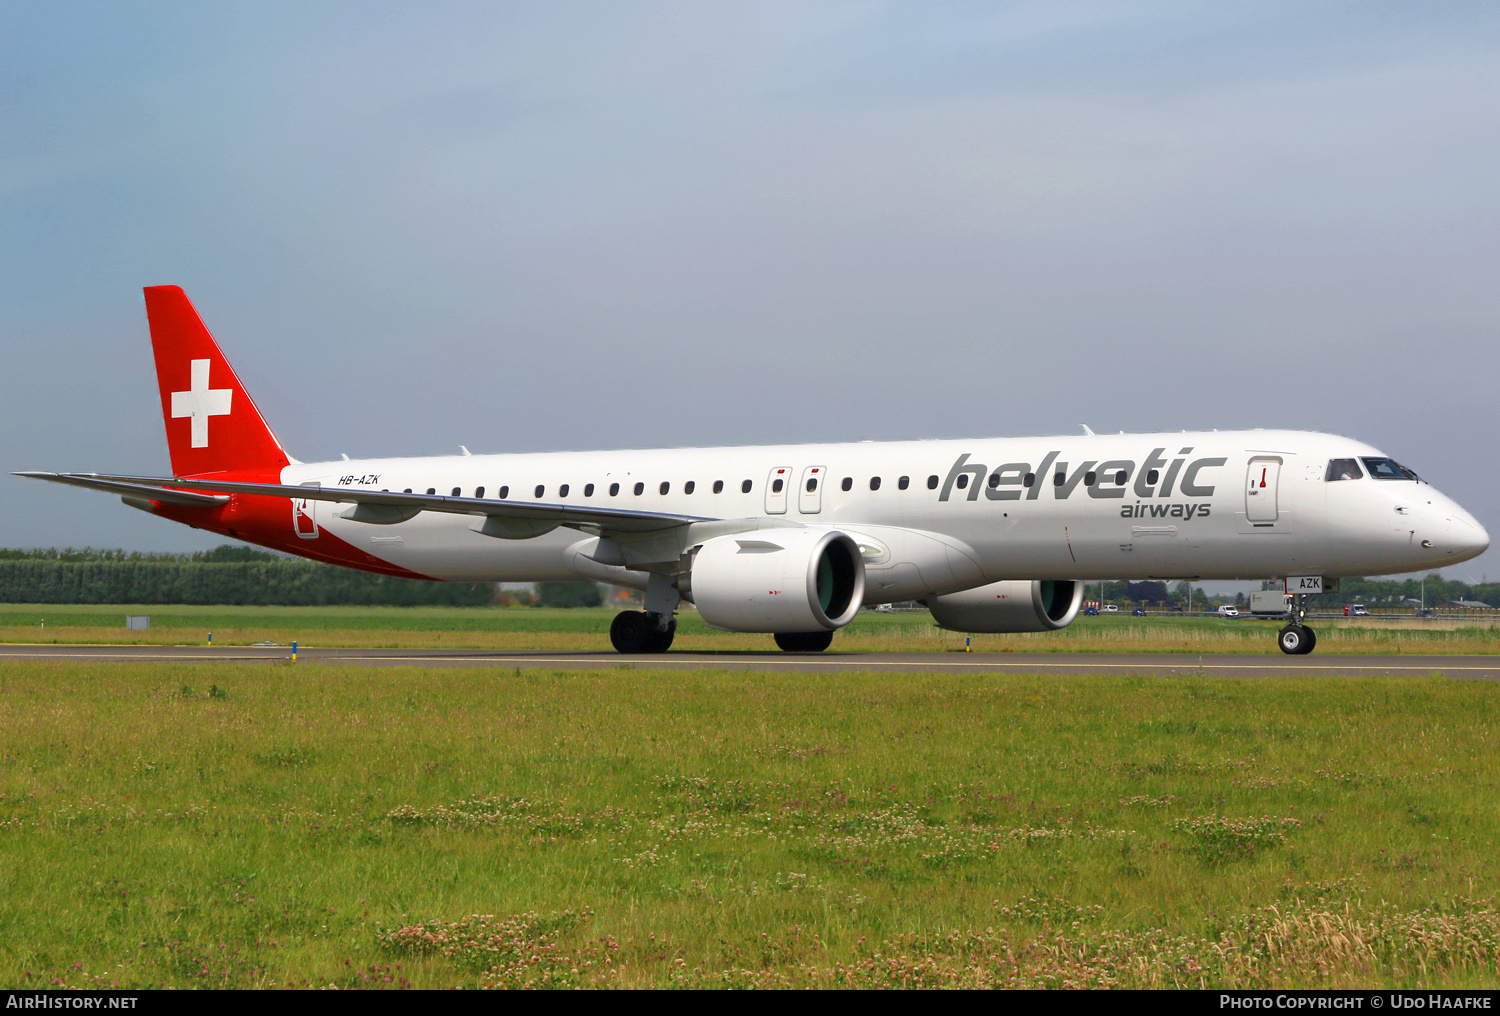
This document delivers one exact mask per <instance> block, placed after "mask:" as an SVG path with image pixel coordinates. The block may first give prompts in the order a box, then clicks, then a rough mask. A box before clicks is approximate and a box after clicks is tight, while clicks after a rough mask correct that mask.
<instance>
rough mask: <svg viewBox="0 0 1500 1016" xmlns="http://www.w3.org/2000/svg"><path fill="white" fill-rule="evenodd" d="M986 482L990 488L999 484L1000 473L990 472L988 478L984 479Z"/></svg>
mask: <svg viewBox="0 0 1500 1016" xmlns="http://www.w3.org/2000/svg"><path fill="white" fill-rule="evenodd" d="M986 482H988V483H989V485H990V489H991V490H993V489H994V488H996V487H998V486H1000V474H999V473H991V474H990V478H989V480H988V481H986Z"/></svg>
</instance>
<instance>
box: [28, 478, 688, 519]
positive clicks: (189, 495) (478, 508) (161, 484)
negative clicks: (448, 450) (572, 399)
mask: <svg viewBox="0 0 1500 1016" xmlns="http://www.w3.org/2000/svg"><path fill="white" fill-rule="evenodd" d="M14 475H16V476H25V477H29V478H30V479H33V480H49V481H51V482H53V483H67V484H71V485H73V486H75V487H88V488H90V489H92V490H104V491H109V492H110V493H115V494H125V495H128V496H131V497H143V498H149V499H150V500H153V501H164V502H167V503H168V504H180V505H190V506H193V507H211V506H213V505H216V504H224V503H225V502H227V501H228V500H229V498H228V497H226V496H224V495H226V494H258V495H261V496H264V497H288V498H305V499H307V500H310V501H333V502H336V503H339V504H354V505H356V506H358V505H371V506H373V507H372V509H370V510H369V511H368V512H364V513H357V512H358V511H359V510H358V509H357V508H356V509H355V512H348V513H345V514H344V517H345V518H352V519H353V520H354V521H356V522H369V523H372V524H377V525H378V524H390V523H393V522H400V521H402V520H404V519H407V518H411V517H412V516H413V515H416V514H417V513H418V512H444V513H447V514H450V515H476V516H490V517H493V518H500V519H514V520H516V521H518V522H541V523H552V524H555V525H564V526H572V527H577V528H582V527H590V528H597V529H600V530H610V531H613V532H617V533H649V532H656V531H658V530H662V529H671V528H673V527H676V526H683V525H687V524H688V523H691V522H714V521H717V520H716V519H713V518H710V517H707V516H702V515H675V514H672V513H670V512H646V511H635V510H632V509H629V508H606V507H600V506H593V505H588V506H584V505H572V504H546V503H542V502H537V501H498V500H491V499H489V498H478V497H445V496H443V495H441V494H402V493H394V492H391V491H385V490H359V489H356V488H352V487H301V486H293V485H291V484H284V483H242V482H239V481H231V480H204V479H183V478H177V477H160V476H113V475H110V474H104V473H39V472H25V473H16V474H14ZM183 488H187V489H183ZM197 491H215V492H217V493H215V494H203V493H196V492H197ZM381 509H385V510H384V511H382V510H381ZM362 516H363V517H362Z"/></svg>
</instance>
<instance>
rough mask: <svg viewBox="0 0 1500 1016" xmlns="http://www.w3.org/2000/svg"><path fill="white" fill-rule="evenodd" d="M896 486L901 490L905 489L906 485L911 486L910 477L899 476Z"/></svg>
mask: <svg viewBox="0 0 1500 1016" xmlns="http://www.w3.org/2000/svg"><path fill="white" fill-rule="evenodd" d="M896 486H897V487H898V488H899V489H901V490H905V489H906V488H907V487H910V486H911V477H910V476H903V477H901V479H899V480H897V481H896Z"/></svg>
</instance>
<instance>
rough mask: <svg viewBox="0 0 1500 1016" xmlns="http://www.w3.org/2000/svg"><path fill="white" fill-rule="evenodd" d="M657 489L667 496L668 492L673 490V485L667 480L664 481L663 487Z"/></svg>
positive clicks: (662, 482)
mask: <svg viewBox="0 0 1500 1016" xmlns="http://www.w3.org/2000/svg"><path fill="white" fill-rule="evenodd" d="M657 489H658V490H660V491H661V492H662V493H663V494H665V493H666V492H667V491H669V490H671V489H672V485H671V484H670V483H668V482H667V481H666V480H663V481H661V486H660V487H659V488H657Z"/></svg>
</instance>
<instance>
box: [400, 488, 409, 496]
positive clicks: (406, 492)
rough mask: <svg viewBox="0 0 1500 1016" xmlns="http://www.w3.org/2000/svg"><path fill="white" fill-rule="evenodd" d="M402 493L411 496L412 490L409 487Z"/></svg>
mask: <svg viewBox="0 0 1500 1016" xmlns="http://www.w3.org/2000/svg"><path fill="white" fill-rule="evenodd" d="M401 493H403V494H410V493H411V488H410V487H407V488H406V489H405V490H403V491H402V492H401Z"/></svg>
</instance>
